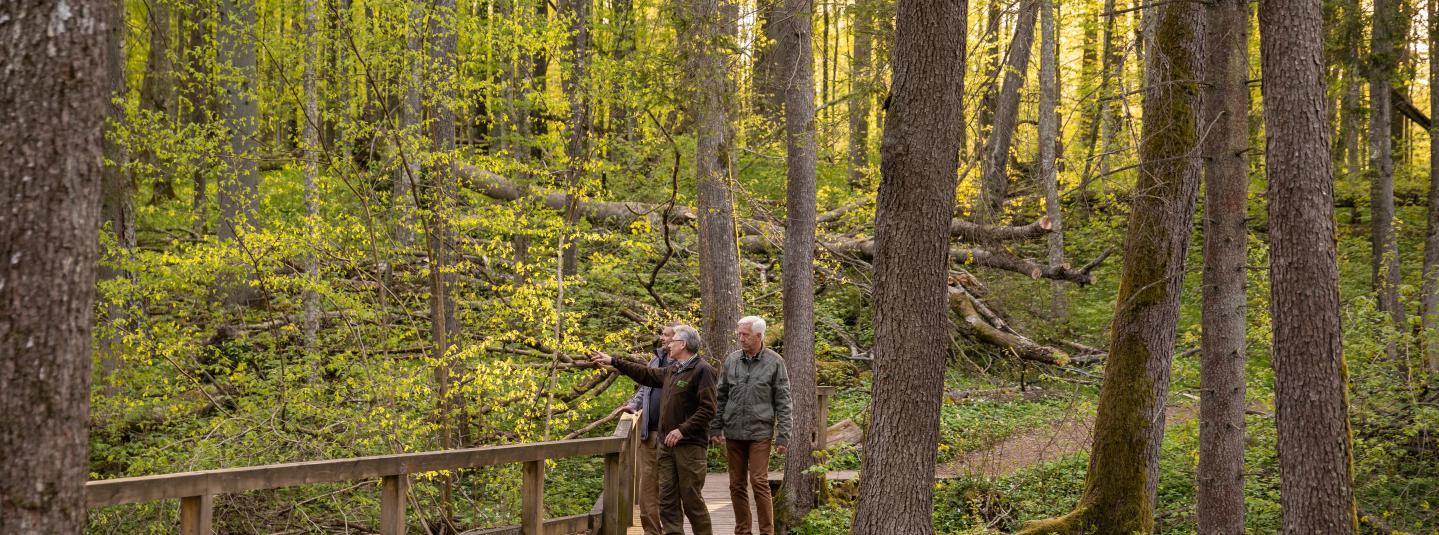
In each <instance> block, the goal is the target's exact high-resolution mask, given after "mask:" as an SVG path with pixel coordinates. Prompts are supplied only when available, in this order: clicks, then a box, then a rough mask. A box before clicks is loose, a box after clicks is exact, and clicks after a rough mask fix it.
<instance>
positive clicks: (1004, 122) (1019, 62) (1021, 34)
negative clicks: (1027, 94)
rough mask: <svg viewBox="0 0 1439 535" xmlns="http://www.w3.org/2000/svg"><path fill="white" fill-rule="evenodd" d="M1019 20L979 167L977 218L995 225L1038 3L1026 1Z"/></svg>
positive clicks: (1005, 191)
mask: <svg viewBox="0 0 1439 535" xmlns="http://www.w3.org/2000/svg"><path fill="white" fill-rule="evenodd" d="M1023 1H1024V3H1023V4H1020V8H1019V21H1018V22H1017V23H1016V24H1015V25H1014V39H1013V40H1012V41H1010V42H1009V55H1008V58H1009V59H1008V60H1006V62H1005V65H1004V76H1003V80H1004V85H1003V87H1001V88H1000V90H999V94H998V96H997V97H996V99H995V105H994V129H993V130H992V131H991V132H990V133H989V138H988V139H986V140H985V143H984V152H983V153H982V154H981V155H980V157H981V158H982V160H981V165H980V172H981V173H982V174H981V175H980V185H979V202H978V204H977V205H976V206H975V209H974V219H975V220H976V221H978V222H980V223H993V222H995V221H996V220H997V219H998V218H999V215H1000V214H1001V213H1003V211H1004V200H1005V197H1007V196H1008V195H1009V165H1008V164H1009V146H1010V143H1011V141H1013V140H1014V128H1015V126H1017V125H1018V124H1019V97H1020V91H1021V90H1023V89H1024V80H1025V78H1027V76H1026V73H1028V72H1029V53H1030V49H1031V48H1033V45H1034V19H1035V17H1036V15H1038V14H1039V0H1023Z"/></svg>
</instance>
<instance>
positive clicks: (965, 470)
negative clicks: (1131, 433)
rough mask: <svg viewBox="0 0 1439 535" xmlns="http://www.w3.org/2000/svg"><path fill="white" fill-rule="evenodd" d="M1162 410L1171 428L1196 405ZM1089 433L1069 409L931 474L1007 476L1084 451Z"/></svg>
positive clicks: (1088, 423) (1086, 422)
mask: <svg viewBox="0 0 1439 535" xmlns="http://www.w3.org/2000/svg"><path fill="white" fill-rule="evenodd" d="M1164 411H1165V416H1164V422H1165V427H1172V426H1176V425H1180V424H1184V423H1186V422H1189V421H1190V420H1193V419H1194V418H1195V417H1197V416H1198V415H1199V406H1198V405H1195V404H1189V405H1170V406H1168V407H1166V408H1165V410H1164ZM1093 432H1094V418H1093V416H1092V415H1089V414H1085V413H1082V412H1071V413H1069V414H1067V415H1066V416H1065V417H1064V418H1061V419H1059V420H1056V421H1054V422H1051V426H1050V427H1048V428H1034V429H1030V430H1028V431H1024V432H1021V433H1017V434H1015V435H1013V436H1011V437H1009V438H1007V439H1005V440H1004V441H1003V442H1000V443H998V444H995V445H993V446H990V447H988V448H985V449H982V450H979V451H974V452H970V453H968V454H965V455H962V456H960V457H956V458H955V459H953V460H951V461H949V462H947V463H944V464H943V465H941V466H940V467H939V468H938V469H937V470H936V471H935V472H936V473H935V477H936V478H938V479H948V478H952V477H957V476H960V475H966V474H967V475H981V476H985V477H991V478H995V477H1003V476H1007V475H1010V474H1013V473H1014V472H1017V471H1019V470H1021V469H1023V468H1027V467H1030V466H1033V465H1036V464H1039V463H1042V462H1045V461H1052V460H1055V459H1058V458H1060V457H1064V456H1066V455H1070V454H1073V453H1078V452H1081V451H1086V450H1088V449H1089V447H1090V444H1091V438H1092V435H1093Z"/></svg>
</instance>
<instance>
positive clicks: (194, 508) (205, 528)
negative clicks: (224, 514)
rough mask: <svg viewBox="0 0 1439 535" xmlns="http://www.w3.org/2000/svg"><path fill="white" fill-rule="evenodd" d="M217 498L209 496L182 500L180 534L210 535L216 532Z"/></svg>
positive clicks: (188, 497) (190, 497) (189, 497)
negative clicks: (214, 525)
mask: <svg viewBox="0 0 1439 535" xmlns="http://www.w3.org/2000/svg"><path fill="white" fill-rule="evenodd" d="M214 514H215V497H214V496H211V495H209V494H204V495H200V496H185V497H183V498H180V533H182V534H184V535H210V534H211V533H213V532H214V528H213V526H212V525H211V524H213V523H214Z"/></svg>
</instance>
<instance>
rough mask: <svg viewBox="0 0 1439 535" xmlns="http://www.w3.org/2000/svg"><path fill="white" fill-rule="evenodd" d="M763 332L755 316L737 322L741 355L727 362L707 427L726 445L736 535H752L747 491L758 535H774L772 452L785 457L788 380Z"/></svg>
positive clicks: (788, 417)
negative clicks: (751, 494) (751, 499)
mask: <svg viewBox="0 0 1439 535" xmlns="http://www.w3.org/2000/svg"><path fill="white" fill-rule="evenodd" d="M764 330H765V322H764V319H762V318H760V317H759V316H746V317H744V318H740V320H739V325H738V326H737V327H736V328H735V332H736V333H738V334H739V344H740V349H739V351H735V352H733V353H730V355H729V357H727V358H725V361H724V365H723V366H722V370H721V371H720V374H719V384H718V385H717V386H716V390H715V400H716V407H718V412H717V414H716V415H715V418H714V420H713V423H711V424H710V435H711V436H712V438H711V439H710V440H712V441H714V442H716V443H718V442H724V443H725V452H726V457H727V460H728V464H729V495H730V501H731V502H733V503H734V517H735V530H734V532H735V535H750V534H751V533H752V532H751V531H750V528H751V521H750V508H749V501H750V500H749V498H750V496H749V495H750V492H751V491H753V493H754V502H755V510H756V512H757V513H758V514H757V515H756V516H758V517H759V532H760V533H762V534H764V535H772V534H773V533H774V502H773V501H772V498H771V496H770V491H769V452H770V446H771V445H773V446H774V449H775V451H777V452H779V454H780V455H784V454H785V450H786V448H787V446H788V445H789V431H790V396H789V374H788V373H787V372H786V371H785V366H784V359H781V358H780V356H779V353H775V352H774V350H771V349H769V348H766V347H764ZM746 487H748V488H746Z"/></svg>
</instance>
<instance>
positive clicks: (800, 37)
mask: <svg viewBox="0 0 1439 535" xmlns="http://www.w3.org/2000/svg"><path fill="white" fill-rule="evenodd" d="M781 12H782V13H783V15H782V16H781V19H780V20H782V21H784V25H783V29H782V31H781V33H780V42H779V49H780V50H782V51H784V59H783V61H782V62H781V63H780V71H779V72H781V73H783V74H784V78H783V79H784V80H785V81H786V83H785V86H786V87H785V93H784V130H785V164H786V179H787V184H786V188H785V227H784V228H785V234H784V250H785V254H784V264H783V270H784V274H783V277H784V281H783V285H784V362H785V368H786V370H787V371H788V372H789V381H790V382H789V384H790V393H791V396H790V397H791V399H793V400H794V407H793V411H792V414H791V416H792V421H793V423H792V429H791V433H790V436H791V437H795V438H794V439H792V440H790V443H789V452H788V454H787V455H786V457H785V466H784V472H785V474H784V490H783V492H782V493H781V495H780V498H781V503H780V511H781V512H782V513H783V515H782V517H783V518H781V520H782V521H783V524H784V525H785V526H797V525H799V521H800V519H802V518H804V515H805V514H806V513H808V512H809V511H810V510H811V509H814V508H815V507H816V506H817V505H818V502H819V478H818V477H817V476H816V475H815V474H813V473H810V472H809V471H808V469H809V467H810V466H811V465H813V464H814V457H813V452H814V446H815V443H814V441H813V438H814V437H816V434H817V433H823V432H824V429H825V425H824V422H818V421H816V420H815V417H816V413H817V411H816V410H815V401H816V392H815V383H816V380H817V378H816V374H815V356H814V339H815V334H814V246H815V227H816V225H817V222H816V217H817V216H816V214H815V172H816V170H815V166H816V164H817V162H816V156H815V151H816V148H815V119H814V116H815V105H814V62H813V58H814V42H813V38H812V37H813V35H814V34H813V23H812V22H811V21H812V20H813V14H814V4H813V1H812V0H784V7H783V10H782V11H781ZM851 102H853V101H851Z"/></svg>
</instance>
